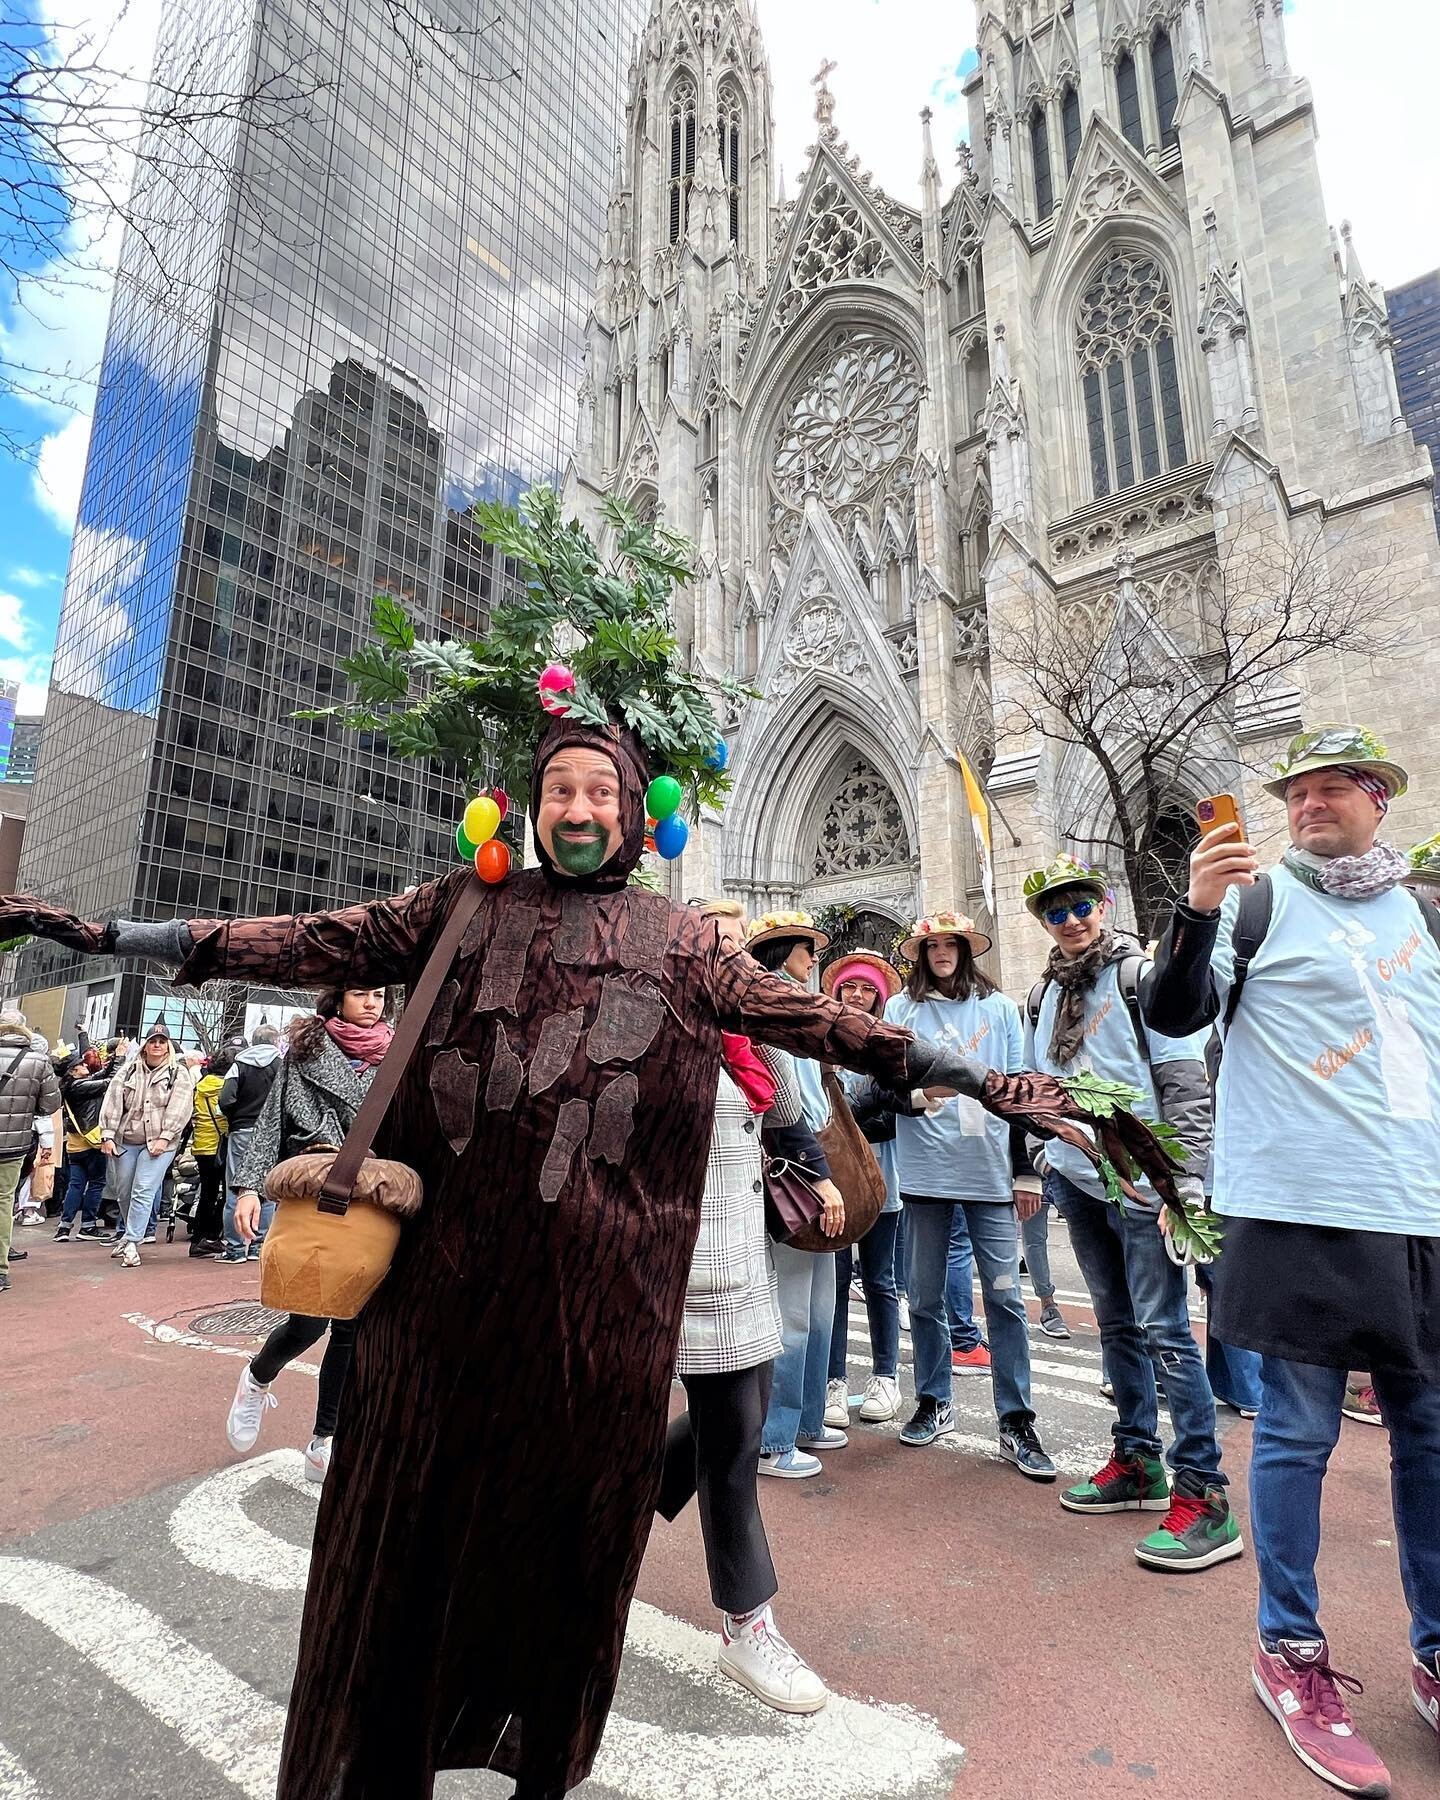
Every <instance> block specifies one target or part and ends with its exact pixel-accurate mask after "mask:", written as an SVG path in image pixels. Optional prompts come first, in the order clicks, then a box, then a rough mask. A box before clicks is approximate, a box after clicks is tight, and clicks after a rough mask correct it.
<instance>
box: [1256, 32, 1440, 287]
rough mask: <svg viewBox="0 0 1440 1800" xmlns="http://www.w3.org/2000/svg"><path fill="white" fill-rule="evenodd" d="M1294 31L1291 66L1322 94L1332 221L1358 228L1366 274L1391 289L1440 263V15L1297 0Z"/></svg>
mask: <svg viewBox="0 0 1440 1800" xmlns="http://www.w3.org/2000/svg"><path fill="white" fill-rule="evenodd" d="M1382 15H1383V17H1382ZM1285 27H1286V37H1287V41H1288V43H1289V47H1290V66H1291V67H1292V68H1293V69H1294V70H1295V72H1296V74H1297V75H1305V76H1308V77H1309V80H1310V85H1311V87H1312V88H1313V90H1314V94H1315V114H1316V122H1317V125H1318V128H1319V137H1320V177H1321V180H1322V182H1323V183H1324V187H1325V205H1326V210H1327V211H1328V213H1329V215H1330V219H1331V222H1332V223H1333V224H1336V225H1338V224H1339V222H1340V221H1341V220H1342V219H1350V220H1351V221H1352V222H1353V224H1354V226H1355V247H1356V249H1357V250H1358V251H1359V252H1360V259H1361V261H1362V262H1363V263H1364V265H1365V273H1366V274H1367V275H1368V276H1369V277H1370V279H1371V280H1372V281H1380V282H1383V283H1384V284H1385V286H1386V287H1398V286H1399V285H1400V284H1401V283H1402V282H1405V281H1409V280H1410V279H1411V278H1412V277H1414V276H1416V275H1423V274H1425V273H1426V272H1427V270H1430V269H1433V268H1435V267H1436V266H1437V265H1440V207H1437V206H1436V204H1435V194H1436V192H1437V190H1440V141H1437V138H1436V133H1435V110H1434V109H1435V100H1434V87H1435V80H1434V71H1435V68H1436V65H1437V63H1440V8H1437V7H1436V5H1435V4H1434V0H1386V3H1385V5H1384V6H1383V7H1357V6H1356V5H1355V0H1294V6H1293V10H1290V11H1289V12H1288V13H1287V16H1286V21H1285Z"/></svg>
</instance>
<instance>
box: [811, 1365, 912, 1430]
mask: <svg viewBox="0 0 1440 1800" xmlns="http://www.w3.org/2000/svg"><path fill="white" fill-rule="evenodd" d="M899 1411H900V1383H899V1382H898V1381H897V1380H896V1379H895V1377H894V1376H893V1375H872V1376H871V1377H870V1379H869V1380H868V1381H867V1382H866V1383H865V1398H864V1399H863V1400H862V1401H861V1402H860V1417H861V1418H862V1419H863V1420H864V1421H865V1423H866V1424H867V1425H883V1424H884V1423H885V1421H886V1420H887V1419H893V1418H895V1417H896V1415H897V1414H898V1413H899ZM826 1423H827V1424H828V1423H829V1416H828V1415H827V1416H826Z"/></svg>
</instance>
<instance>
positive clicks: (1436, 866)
mask: <svg viewBox="0 0 1440 1800" xmlns="http://www.w3.org/2000/svg"><path fill="white" fill-rule="evenodd" d="M1406 861H1407V862H1408V863H1409V864H1410V868H1409V871H1408V873H1406V874H1404V875H1402V876H1401V877H1400V880H1401V882H1402V883H1403V885H1404V886H1405V887H1410V888H1435V889H1440V831H1437V832H1436V833H1435V835H1434V837H1431V838H1426V840H1425V842H1424V843H1423V844H1417V845H1416V846H1415V848H1414V849H1413V850H1411V851H1410V852H1409V853H1408V855H1407V857H1406Z"/></svg>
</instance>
